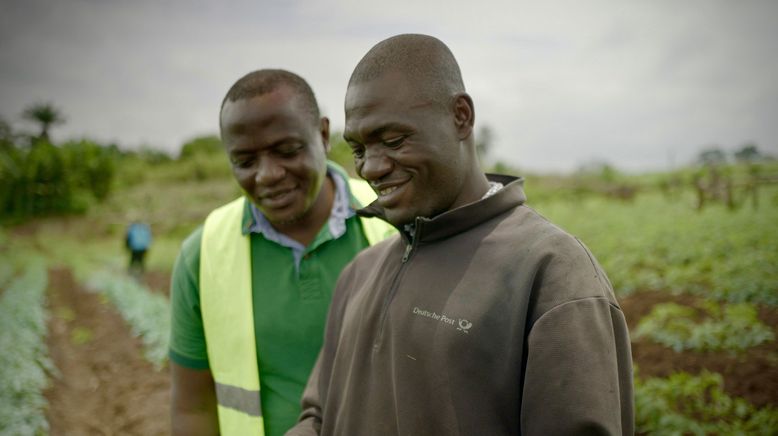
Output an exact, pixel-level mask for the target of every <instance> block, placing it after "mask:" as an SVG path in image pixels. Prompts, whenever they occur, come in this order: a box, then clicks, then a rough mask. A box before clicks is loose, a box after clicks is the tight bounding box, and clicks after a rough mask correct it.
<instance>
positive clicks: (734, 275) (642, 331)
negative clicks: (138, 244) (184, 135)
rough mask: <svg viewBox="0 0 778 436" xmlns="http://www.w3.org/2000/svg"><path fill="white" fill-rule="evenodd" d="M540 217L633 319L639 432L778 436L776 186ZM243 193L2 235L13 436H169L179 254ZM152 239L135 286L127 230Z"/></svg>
mask: <svg viewBox="0 0 778 436" xmlns="http://www.w3.org/2000/svg"><path fill="white" fill-rule="evenodd" d="M526 189H527V192H528V196H529V198H530V201H529V205H530V206H531V207H533V208H535V209H536V210H538V211H539V212H540V213H541V214H542V215H544V216H546V217H547V218H549V219H550V220H551V221H553V222H554V223H556V224H558V225H559V226H560V227H562V228H564V229H566V230H567V231H569V232H570V233H572V234H574V235H575V236H577V237H578V238H579V239H581V240H582V241H583V242H584V243H585V244H586V245H587V246H588V247H589V248H590V249H591V250H592V251H593V252H594V254H595V256H596V257H597V259H598V260H599V262H600V263H601V264H602V265H603V267H604V269H605V271H606V272H607V273H608V275H609V278H610V280H611V282H612V283H613V286H614V289H615V290H616V293H617V297H618V299H619V303H620V305H621V306H622V309H623V310H624V312H625V315H626V318H627V322H628V325H629V328H630V333H631V337H632V353H633V359H634V363H635V386H636V389H635V391H636V396H635V401H636V422H637V428H638V432H639V434H662V435H664V434H678V435H681V434H694V435H706V434H720V435H728V434H754V435H775V434H778V342H776V334H778V225H777V224H776V223H778V189H777V188H774V187H772V188H769V189H762V190H761V191H760V193H759V195H760V198H759V203H758V207H753V206H752V205H750V204H743V205H741V206H740V207H738V208H736V209H734V210H730V209H728V208H726V207H725V206H724V205H721V204H712V205H709V206H708V207H706V208H704V209H702V210H697V209H696V208H695V207H694V197H693V196H692V193H691V191H690V192H682V193H680V194H679V195H678V196H675V197H673V198H669V197H665V196H663V195H662V194H660V193H659V192H654V191H649V192H641V193H639V194H638V195H637V196H635V197H634V198H633V199H631V200H629V201H624V200H613V199H607V198H605V197H604V196H598V195H589V196H582V197H581V198H579V199H575V200H571V199H570V198H545V199H544V198H542V196H541V197H540V198H541V200H539V201H537V202H534V201H533V189H534V186H533V184H532V180H530V181H529V182H528V183H527V186H526ZM236 193H237V191H236V189H235V187H234V184H233V183H232V182H231V181H230V180H229V179H228V178H223V177H222V178H216V179H206V180H204V181H192V180H189V181H181V180H174V181H160V179H154V178H150V179H148V180H146V181H144V182H142V183H137V184H135V185H133V186H130V187H127V188H125V190H124V191H122V192H121V195H120V196H116V195H115V196H113V197H111V198H110V199H109V200H108V201H106V202H105V203H103V204H100V205H99V206H96V207H94V208H92V209H90V210H89V211H88V212H87V213H85V214H83V215H70V216H67V217H50V218H39V219H35V220H28V221H26V222H23V223H20V224H16V225H13V226H6V227H3V228H2V229H0V346H2V348H3V350H4V353H2V355H0V435H6V434H8V435H17V434H21V435H27V434H30V435H36V434H52V435H70V434H117V435H118V434H121V435H157V434H163V435H164V434H168V433H169V418H168V415H169V407H170V406H169V403H170V394H169V389H170V382H169V376H168V368H167V361H166V353H167V341H168V336H167V334H168V329H169V319H168V312H169V296H168V287H169V282H170V273H171V269H172V265H173V261H174V259H175V256H176V253H177V250H178V246H179V245H180V243H181V242H182V241H183V239H184V238H185V237H186V235H187V234H188V233H189V232H190V231H191V230H193V229H194V228H195V227H196V226H197V225H198V224H199V223H200V222H201V221H202V220H203V219H204V218H205V216H206V214H207V213H208V211H209V210H211V209H212V208H213V207H215V206H217V205H219V204H221V203H224V202H226V201H228V200H230V199H232V198H233V197H234V196H235V195H236ZM138 210H140V211H142V212H143V214H144V217H145V218H146V219H147V221H148V222H150V224H151V226H152V229H153V231H154V238H155V240H154V245H153V247H152V250H151V252H150V254H149V259H148V262H147V270H146V272H145V273H144V274H143V276H142V277H140V279H138V280H136V279H133V278H131V277H130V276H129V275H128V274H127V273H126V269H127V268H126V263H127V260H128V259H127V255H126V253H125V252H124V250H123V236H124V233H123V232H124V227H125V225H126V224H127V217H128V216H129V215H130V212H131V211H135V212H137V211H138Z"/></svg>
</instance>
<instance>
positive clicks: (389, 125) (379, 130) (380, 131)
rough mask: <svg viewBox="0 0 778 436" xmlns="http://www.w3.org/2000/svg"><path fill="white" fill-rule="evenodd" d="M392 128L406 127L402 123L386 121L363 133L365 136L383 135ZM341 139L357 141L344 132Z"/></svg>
mask: <svg viewBox="0 0 778 436" xmlns="http://www.w3.org/2000/svg"><path fill="white" fill-rule="evenodd" d="M393 129H398V130H400V129H403V130H404V129H406V127H405V126H404V125H402V124H400V123H387V124H383V125H381V126H378V127H376V128H374V129H373V130H370V131H369V132H367V134H366V135H365V138H375V137H378V136H381V135H383V134H384V133H385V132H386V131H388V130H393ZM343 139H344V140H345V141H346V142H357V141H355V140H354V139H353V138H351V136H349V135H348V134H346V133H344V134H343Z"/></svg>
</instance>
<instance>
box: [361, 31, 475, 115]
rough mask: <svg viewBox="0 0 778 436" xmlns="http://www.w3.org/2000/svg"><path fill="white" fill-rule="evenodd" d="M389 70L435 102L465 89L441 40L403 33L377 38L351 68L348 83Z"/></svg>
mask: <svg viewBox="0 0 778 436" xmlns="http://www.w3.org/2000/svg"><path fill="white" fill-rule="evenodd" d="M389 71H396V72H399V73H401V74H403V75H405V76H406V77H407V78H408V80H409V81H410V83H414V84H416V85H417V87H418V90H419V93H420V94H422V95H425V96H427V97H430V98H432V99H433V101H436V102H439V103H446V102H448V101H449V99H450V98H451V97H452V96H454V95H455V94H458V93H462V92H465V85H464V82H463V81H462V72H461V71H460V69H459V64H458V63H457V61H456V59H455V58H454V54H453V53H451V50H450V49H449V48H448V46H446V44H444V43H443V41H441V40H439V39H437V38H435V37H432V36H428V35H420V34H403V35H397V36H393V37H391V38H388V39H385V40H383V41H381V42H379V43H378V44H376V45H375V46H373V48H371V49H370V51H369V52H367V54H366V55H365V56H364V57H363V58H362V60H360V61H359V63H358V64H357V66H356V68H354V72H353V73H352V74H351V79H349V82H348V86H349V87H351V86H352V85H357V84H360V83H363V82H367V81H370V80H373V79H376V78H378V77H380V76H382V75H383V74H384V73H386V72H389Z"/></svg>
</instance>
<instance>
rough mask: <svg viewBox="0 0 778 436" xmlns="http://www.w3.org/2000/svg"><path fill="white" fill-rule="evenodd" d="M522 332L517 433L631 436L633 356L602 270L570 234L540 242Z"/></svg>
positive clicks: (623, 320) (624, 321)
mask: <svg viewBox="0 0 778 436" xmlns="http://www.w3.org/2000/svg"><path fill="white" fill-rule="evenodd" d="M545 247H546V248H547V250H546V251H545V252H544V253H545V254H544V255H543V259H544V262H542V265H543V266H542V267H540V268H539V270H538V271H537V274H536V276H535V286H534V287H533V300H534V303H532V305H531V309H530V310H531V315H530V326H531V327H529V332H528V333H527V335H526V342H525V359H524V364H525V365H526V366H525V369H524V378H523V380H524V382H523V391H522V402H521V411H520V414H521V415H520V416H521V418H520V419H521V432H522V434H528V435H536V434H553V435H573V434H575V435H578V434H597V435H621V434H624V435H627V434H629V435H631V434H633V431H634V416H633V409H634V406H633V393H632V356H631V350H630V341H629V334H628V331H627V324H626V320H625V319H624V314H623V313H622V312H621V309H620V308H619V306H618V303H617V301H616V298H615V297H614V294H613V289H612V286H611V284H610V282H609V281H608V279H607V276H606V275H605V273H604V271H602V268H601V267H600V265H599V264H598V263H597V261H596V260H595V259H594V257H593V256H592V254H591V252H589V250H588V249H587V248H586V247H584V245H583V244H582V243H580V241H578V240H576V239H575V238H572V237H567V236H564V235H557V236H555V237H553V238H549V239H547V240H546V241H545Z"/></svg>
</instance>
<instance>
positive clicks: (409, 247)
mask: <svg viewBox="0 0 778 436" xmlns="http://www.w3.org/2000/svg"><path fill="white" fill-rule="evenodd" d="M412 249H413V244H408V245H406V246H405V254H403V262H402V263H405V262H407V261H408V256H410V255H411V250H412Z"/></svg>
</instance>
